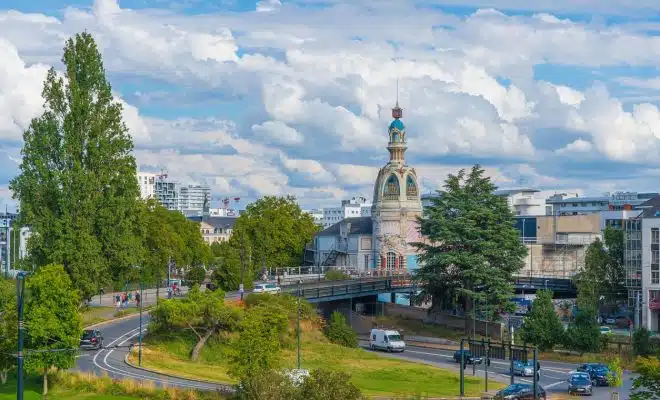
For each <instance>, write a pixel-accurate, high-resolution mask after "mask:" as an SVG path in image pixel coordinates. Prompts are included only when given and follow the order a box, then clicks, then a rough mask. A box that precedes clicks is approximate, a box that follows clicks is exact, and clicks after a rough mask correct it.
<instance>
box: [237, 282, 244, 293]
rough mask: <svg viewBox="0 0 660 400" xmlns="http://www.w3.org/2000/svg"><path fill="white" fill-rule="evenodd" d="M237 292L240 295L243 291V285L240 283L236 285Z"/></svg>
mask: <svg viewBox="0 0 660 400" xmlns="http://www.w3.org/2000/svg"><path fill="white" fill-rule="evenodd" d="M238 291H239V292H241V293H244V290H243V284H242V283H241V284H239V285H238Z"/></svg>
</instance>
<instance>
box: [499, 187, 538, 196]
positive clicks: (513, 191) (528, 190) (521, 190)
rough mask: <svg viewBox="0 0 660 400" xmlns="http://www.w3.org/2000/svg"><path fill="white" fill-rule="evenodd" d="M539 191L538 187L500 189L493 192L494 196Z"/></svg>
mask: <svg viewBox="0 0 660 400" xmlns="http://www.w3.org/2000/svg"><path fill="white" fill-rule="evenodd" d="M539 192H540V190H538V189H529V188H522V189H500V190H496V191H494V192H493V194H494V195H496V196H508V195H510V194H514V193H539Z"/></svg>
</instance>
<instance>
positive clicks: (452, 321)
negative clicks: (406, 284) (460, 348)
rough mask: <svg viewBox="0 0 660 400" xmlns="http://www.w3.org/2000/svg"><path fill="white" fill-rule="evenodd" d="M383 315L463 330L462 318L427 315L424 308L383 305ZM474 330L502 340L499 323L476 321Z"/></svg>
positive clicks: (469, 321) (435, 314)
mask: <svg viewBox="0 0 660 400" xmlns="http://www.w3.org/2000/svg"><path fill="white" fill-rule="evenodd" d="M385 315H391V316H400V317H403V318H407V319H413V320H420V321H424V322H426V323H431V324H437V325H442V326H446V327H448V328H452V329H456V330H463V329H465V320H464V318H463V317H459V316H454V315H449V314H444V313H428V314H427V309H425V308H417V307H406V306H400V305H397V304H391V303H390V304H385ZM475 328H476V329H475V330H476V332H477V333H478V334H480V335H486V331H488V335H489V336H490V337H492V338H493V339H495V340H500V339H501V338H502V330H503V324H501V323H499V322H485V321H479V320H477V323H476V326H475ZM468 329H469V331H470V332H472V319H470V318H468Z"/></svg>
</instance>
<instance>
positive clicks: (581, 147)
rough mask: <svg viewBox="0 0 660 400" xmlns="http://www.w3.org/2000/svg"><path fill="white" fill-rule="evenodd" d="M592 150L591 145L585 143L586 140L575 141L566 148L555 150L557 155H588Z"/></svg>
mask: <svg viewBox="0 0 660 400" xmlns="http://www.w3.org/2000/svg"><path fill="white" fill-rule="evenodd" d="M592 149H593V144H592V143H591V142H587V141H586V140H582V139H577V140H575V141H573V142H571V143H569V144H567V145H566V147H563V148H561V149H559V150H557V152H558V153H588V152H590V151H591V150H592Z"/></svg>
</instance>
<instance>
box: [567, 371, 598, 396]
mask: <svg viewBox="0 0 660 400" xmlns="http://www.w3.org/2000/svg"><path fill="white" fill-rule="evenodd" d="M567 381H568V395H569V396H570V395H572V394H586V395H589V396H591V395H592V394H593V384H592V382H591V378H590V376H589V374H573V375H571V376H570V377H569V378H568V379H567Z"/></svg>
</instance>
